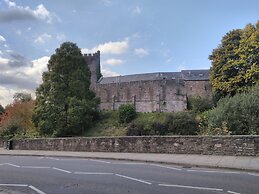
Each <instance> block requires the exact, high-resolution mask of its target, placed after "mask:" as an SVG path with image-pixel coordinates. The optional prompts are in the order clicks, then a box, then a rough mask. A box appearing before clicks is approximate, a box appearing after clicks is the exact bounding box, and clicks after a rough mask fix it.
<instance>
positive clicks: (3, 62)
mask: <svg viewBox="0 0 259 194" xmlns="http://www.w3.org/2000/svg"><path fill="white" fill-rule="evenodd" d="M1 54H2V52H1ZM8 63H9V59H6V58H2V57H0V65H1V69H2V70H3V68H4V66H6V65H7V64H8Z"/></svg>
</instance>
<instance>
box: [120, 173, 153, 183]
mask: <svg viewBox="0 0 259 194" xmlns="http://www.w3.org/2000/svg"><path fill="white" fill-rule="evenodd" d="M115 175H116V176H119V177H122V178H126V179H130V180H133V181H137V182H140V183H144V184H147V185H151V184H152V183H150V182H147V181H143V180H140V179H136V178H132V177H129V176H124V175H121V174H115Z"/></svg>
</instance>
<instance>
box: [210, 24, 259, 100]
mask: <svg viewBox="0 0 259 194" xmlns="http://www.w3.org/2000/svg"><path fill="white" fill-rule="evenodd" d="M209 59H210V60H211V61H212V67H211V74H210V76H211V77H210V79H211V83H212V87H213V91H214V95H215V96H216V98H217V99H219V98H221V97H224V96H227V95H230V96H233V95H235V94H236V93H241V92H243V91H247V90H248V88H249V87H251V86H253V85H255V84H256V83H258V82H259V21H258V22H257V24H256V25H252V24H248V25H247V26H246V27H245V28H244V29H237V30H232V31H230V32H229V33H227V34H226V35H225V36H224V37H223V38H222V40H221V44H220V45H219V46H218V47H217V48H216V49H214V50H213V52H212V54H211V55H210V56H209Z"/></svg>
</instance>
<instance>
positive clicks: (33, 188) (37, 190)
mask: <svg viewBox="0 0 259 194" xmlns="http://www.w3.org/2000/svg"><path fill="white" fill-rule="evenodd" d="M29 188H31V189H32V190H34V191H36V192H37V193H39V194H46V193H44V192H43V191H41V190H39V189H37V188H36V187H34V186H32V185H30V186H29Z"/></svg>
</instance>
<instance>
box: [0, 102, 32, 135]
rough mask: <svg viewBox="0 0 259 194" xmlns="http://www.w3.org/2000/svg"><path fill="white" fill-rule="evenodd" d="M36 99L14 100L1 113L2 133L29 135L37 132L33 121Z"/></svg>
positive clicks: (0, 125) (0, 124)
mask: <svg viewBox="0 0 259 194" xmlns="http://www.w3.org/2000/svg"><path fill="white" fill-rule="evenodd" d="M33 109H34V101H33V100H30V101H25V102H23V101H14V102H13V103H12V104H9V105H7V106H6V109H5V112H4V113H3V114H2V115H0V134H1V135H4V136H9V137H13V136H18V137H24V136H26V137H28V136H34V135H36V134H37V132H36V130H35V127H34V125H33V123H32V114H33Z"/></svg>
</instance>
